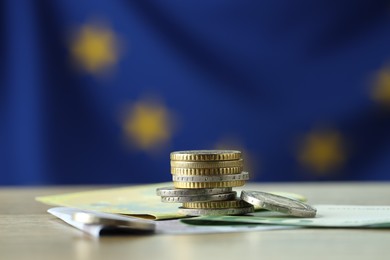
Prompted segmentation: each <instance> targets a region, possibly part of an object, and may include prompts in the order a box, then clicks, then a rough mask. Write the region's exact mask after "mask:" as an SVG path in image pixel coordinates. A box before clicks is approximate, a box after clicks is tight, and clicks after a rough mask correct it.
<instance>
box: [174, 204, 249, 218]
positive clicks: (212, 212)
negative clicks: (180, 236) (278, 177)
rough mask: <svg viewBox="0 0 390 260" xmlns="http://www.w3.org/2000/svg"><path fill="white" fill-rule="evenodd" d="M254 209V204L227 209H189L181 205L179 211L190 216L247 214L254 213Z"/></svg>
mask: <svg viewBox="0 0 390 260" xmlns="http://www.w3.org/2000/svg"><path fill="white" fill-rule="evenodd" d="M253 211H254V208H253V206H249V207H243V208H227V209H188V208H185V207H179V213H180V214H184V215H188V216H225V215H245V214H248V213H252V212H253Z"/></svg>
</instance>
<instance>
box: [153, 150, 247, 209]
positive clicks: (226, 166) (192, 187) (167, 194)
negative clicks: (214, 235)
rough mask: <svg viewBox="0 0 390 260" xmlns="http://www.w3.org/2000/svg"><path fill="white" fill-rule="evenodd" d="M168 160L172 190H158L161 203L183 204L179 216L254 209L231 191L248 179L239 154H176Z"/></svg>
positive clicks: (187, 152)
mask: <svg viewBox="0 0 390 260" xmlns="http://www.w3.org/2000/svg"><path fill="white" fill-rule="evenodd" d="M170 159H171V174H172V180H173V186H174V187H173V188H160V189H157V194H158V195H160V196H161V201H162V202H173V203H183V204H182V206H181V207H179V212H180V213H181V214H184V215H190V216H200V215H242V214H246V213H250V212H253V210H254V209H253V205H251V204H249V203H247V202H245V201H243V200H242V199H240V198H238V197H237V193H236V192H235V191H233V187H239V186H244V185H245V183H246V181H247V180H248V179H249V173H248V172H245V171H243V159H242V158H241V152H240V151H234V150H194V151H177V152H172V153H171V155H170Z"/></svg>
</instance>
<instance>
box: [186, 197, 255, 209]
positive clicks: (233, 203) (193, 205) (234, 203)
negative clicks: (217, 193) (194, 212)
mask: <svg viewBox="0 0 390 260" xmlns="http://www.w3.org/2000/svg"><path fill="white" fill-rule="evenodd" d="M249 206H253V205H251V204H249V203H248V202H246V201H243V200H242V199H234V200H225V201H207V202H185V203H183V207H185V208H190V209H226V208H242V207H249Z"/></svg>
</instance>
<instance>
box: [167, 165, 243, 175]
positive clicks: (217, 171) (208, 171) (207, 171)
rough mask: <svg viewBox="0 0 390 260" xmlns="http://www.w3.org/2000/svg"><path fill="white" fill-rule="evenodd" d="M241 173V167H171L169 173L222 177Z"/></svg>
mask: <svg viewBox="0 0 390 260" xmlns="http://www.w3.org/2000/svg"><path fill="white" fill-rule="evenodd" d="M242 171H243V167H228V168H209V169H208V168H205V169H203V168H200V169H199V168H198V169H197V168H175V167H171V173H172V174H177V175H223V174H238V173H241V172H242Z"/></svg>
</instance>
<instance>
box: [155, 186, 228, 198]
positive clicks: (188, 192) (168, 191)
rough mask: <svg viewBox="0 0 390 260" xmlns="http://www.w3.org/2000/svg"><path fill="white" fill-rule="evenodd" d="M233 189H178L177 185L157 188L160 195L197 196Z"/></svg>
mask: <svg viewBox="0 0 390 260" xmlns="http://www.w3.org/2000/svg"><path fill="white" fill-rule="evenodd" d="M232 190H233V188H232V187H226V188H207V189H178V188H175V187H162V188H158V189H156V193H157V195H158V196H163V197H178V196H195V195H213V194H220V193H227V192H231V191H232Z"/></svg>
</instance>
